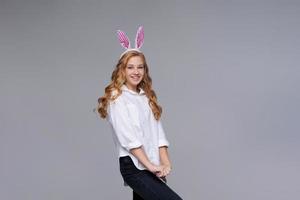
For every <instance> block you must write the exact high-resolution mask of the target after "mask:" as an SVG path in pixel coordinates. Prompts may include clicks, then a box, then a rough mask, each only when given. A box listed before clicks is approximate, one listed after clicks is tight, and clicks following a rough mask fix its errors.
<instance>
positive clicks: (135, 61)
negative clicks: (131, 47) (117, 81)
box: [127, 56, 144, 65]
mask: <svg viewBox="0 0 300 200" xmlns="http://www.w3.org/2000/svg"><path fill="white" fill-rule="evenodd" d="M129 64H132V65H139V64H144V62H143V59H142V58H141V57H140V56H133V57H131V58H129V60H128V62H127V65H129Z"/></svg>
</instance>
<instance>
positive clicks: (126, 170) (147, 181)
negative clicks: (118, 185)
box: [119, 156, 182, 200]
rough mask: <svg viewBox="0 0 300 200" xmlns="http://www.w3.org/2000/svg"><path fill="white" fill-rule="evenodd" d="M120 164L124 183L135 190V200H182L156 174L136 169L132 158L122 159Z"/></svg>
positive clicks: (125, 157)
mask: <svg viewBox="0 0 300 200" xmlns="http://www.w3.org/2000/svg"><path fill="white" fill-rule="evenodd" d="M119 163H120V172H121V175H122V177H123V179H124V181H125V182H126V183H127V184H128V185H129V186H130V187H131V188H132V190H133V200H182V198H181V197H179V196H178V194H176V193H175V192H174V191H173V190H172V189H171V188H170V187H169V186H168V185H167V184H166V183H164V182H163V181H162V180H160V179H159V178H158V177H156V175H155V174H153V173H151V172H150V171H148V170H140V169H138V168H136V167H135V165H134V163H133V161H132V159H131V158H130V156H124V157H120V158H119Z"/></svg>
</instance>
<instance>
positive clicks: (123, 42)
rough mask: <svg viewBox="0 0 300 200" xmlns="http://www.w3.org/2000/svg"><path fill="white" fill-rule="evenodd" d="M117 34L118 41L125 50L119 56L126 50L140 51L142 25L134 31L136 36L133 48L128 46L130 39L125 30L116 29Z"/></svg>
mask: <svg viewBox="0 0 300 200" xmlns="http://www.w3.org/2000/svg"><path fill="white" fill-rule="evenodd" d="M117 34H118V38H119V41H120V44H121V45H122V47H124V48H125V49H126V50H125V51H124V52H123V53H122V54H121V56H120V58H121V57H122V56H123V55H124V54H125V53H126V52H128V51H138V52H141V51H140V48H141V47H142V45H143V43H144V28H143V26H140V27H139V28H138V30H137V32H136V36H135V46H134V48H131V46H130V41H129V39H128V37H127V35H126V34H125V32H123V31H121V30H118V31H117Z"/></svg>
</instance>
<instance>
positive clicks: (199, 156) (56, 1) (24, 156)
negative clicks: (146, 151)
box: [0, 0, 300, 200]
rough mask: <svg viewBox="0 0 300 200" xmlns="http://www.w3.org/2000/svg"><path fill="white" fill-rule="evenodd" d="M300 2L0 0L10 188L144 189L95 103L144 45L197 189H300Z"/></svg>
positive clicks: (3, 195) (177, 148)
mask: <svg viewBox="0 0 300 200" xmlns="http://www.w3.org/2000/svg"><path fill="white" fill-rule="evenodd" d="M299 24H300V2H299V1H296V0H228V1H222V0H198V1H196V0H195V1H187V0H185V1H179V0H177V1H171V0H165V1H158V0H153V1H137V0H136V1H134V0H131V1H128V0H126V1H111V0H110V1H96V0H81V1H80V0H73V1H72V0H51V1H49V0H26V1H21V0H0V95H1V97H0V199H3V200H4V199H5V200H21V199H22V200H40V199H43V200H71V199H72V200H86V199H131V190H130V189H129V188H127V187H123V180H122V177H121V175H120V173H119V169H118V162H117V157H116V156H117V154H116V151H115V147H114V144H113V140H112V136H111V130H110V127H109V125H108V123H107V122H106V121H105V120H102V119H100V118H99V117H98V116H97V114H95V113H93V111H92V110H93V108H94V107H95V106H96V105H97V99H98V97H99V96H101V95H103V91H104V87H105V86H106V85H107V84H108V83H109V81H110V76H111V73H112V71H113V69H114V67H115V65H116V63H117V60H118V58H119V55H120V54H121V53H122V52H123V49H122V47H121V46H120V44H119V43H118V40H117V36H116V30H117V29H121V30H123V31H125V32H126V33H127V35H128V36H129V38H130V40H131V41H132V42H133V41H134V37H135V33H136V30H137V28H138V26H139V25H143V26H144V28H145V43H144V45H143V47H142V51H143V52H144V53H145V55H146V57H147V61H148V64H149V67H150V74H151V76H152V79H153V87H154V89H155V91H156V93H157V95H158V100H159V102H160V104H161V105H162V106H163V117H162V121H163V125H164V129H165V132H166V135H167V137H168V139H169V141H170V143H171V145H170V148H169V151H170V156H171V159H172V163H173V171H172V174H171V175H170V177H169V179H168V182H169V185H170V186H171V187H172V188H173V189H174V190H175V191H176V192H177V193H178V194H180V195H181V196H182V197H183V198H184V199H206V200H220V199H222V200H240V199H243V200H266V199H272V200H283V199H284V200H286V199H299V198H300V190H299V184H300V181H299V180H300V172H299V166H300V165H299V164H300V157H299V150H300V140H299V139H300V136H299V132H300V127H299V118H300V114H299V113H300V94H299V91H300V66H299V64H300V60H299V55H300V39H299V35H300V26H299Z"/></svg>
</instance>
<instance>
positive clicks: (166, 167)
mask: <svg viewBox="0 0 300 200" xmlns="http://www.w3.org/2000/svg"><path fill="white" fill-rule="evenodd" d="M160 166H161V167H162V170H161V171H160V172H159V173H157V174H156V175H157V176H158V177H166V176H168V175H169V174H170V172H171V169H172V167H171V165H160Z"/></svg>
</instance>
